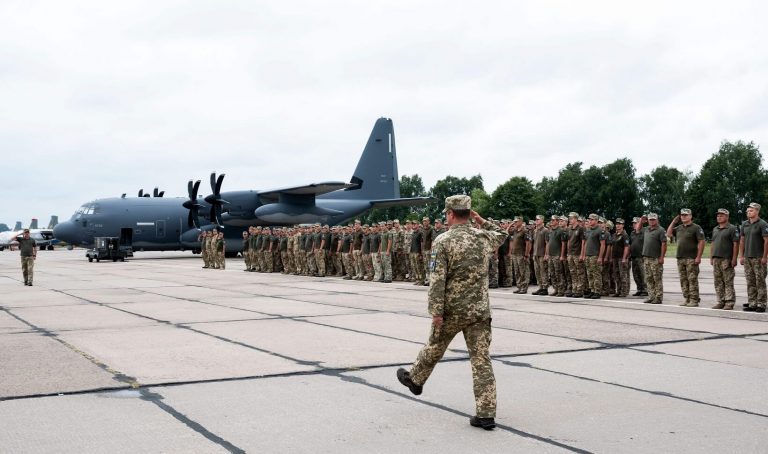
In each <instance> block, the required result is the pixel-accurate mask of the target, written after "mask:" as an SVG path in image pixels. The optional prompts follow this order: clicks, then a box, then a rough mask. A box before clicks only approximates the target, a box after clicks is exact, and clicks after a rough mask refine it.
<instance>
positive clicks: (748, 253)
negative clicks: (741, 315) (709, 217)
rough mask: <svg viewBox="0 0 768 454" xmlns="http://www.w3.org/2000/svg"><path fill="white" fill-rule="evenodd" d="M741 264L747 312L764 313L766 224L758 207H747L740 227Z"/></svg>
mask: <svg viewBox="0 0 768 454" xmlns="http://www.w3.org/2000/svg"><path fill="white" fill-rule="evenodd" d="M739 251H740V253H741V264H742V265H744V275H745V277H746V278H747V304H745V305H744V310H745V311H747V312H765V306H766V290H765V274H766V263H768V223H767V222H765V221H764V220H762V219H760V205H759V204H757V203H755V202H752V203H750V204H749V207H747V220H746V221H744V224H742V226H741V242H740V243H739Z"/></svg>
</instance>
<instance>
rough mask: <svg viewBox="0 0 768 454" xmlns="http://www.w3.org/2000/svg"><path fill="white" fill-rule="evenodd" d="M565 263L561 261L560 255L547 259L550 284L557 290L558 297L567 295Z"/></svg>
mask: <svg viewBox="0 0 768 454" xmlns="http://www.w3.org/2000/svg"><path fill="white" fill-rule="evenodd" d="M563 265H564V262H562V261H560V256H559V255H550V256H549V257H548V258H547V273H548V274H549V277H548V279H547V280H548V282H549V284H550V285H551V286H552V287H553V288H554V289H555V293H556V294H557V295H564V294H565V273H564V269H563Z"/></svg>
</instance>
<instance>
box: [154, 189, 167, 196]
mask: <svg viewBox="0 0 768 454" xmlns="http://www.w3.org/2000/svg"><path fill="white" fill-rule="evenodd" d="M164 194H165V191H161V190H160V188H155V190H154V191H152V197H162V196H163V195H164Z"/></svg>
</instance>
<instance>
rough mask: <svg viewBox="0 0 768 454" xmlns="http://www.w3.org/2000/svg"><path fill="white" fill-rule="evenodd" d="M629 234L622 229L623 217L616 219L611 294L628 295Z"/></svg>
mask: <svg viewBox="0 0 768 454" xmlns="http://www.w3.org/2000/svg"><path fill="white" fill-rule="evenodd" d="M629 243H630V241H629V235H628V234H627V232H626V231H625V230H624V219H622V218H618V219H616V234H615V235H614V236H613V246H612V248H611V260H612V263H611V271H612V273H613V279H612V283H613V288H612V289H611V290H612V293H611V296H620V297H625V296H629V252H630V251H629Z"/></svg>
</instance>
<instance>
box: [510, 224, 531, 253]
mask: <svg viewBox="0 0 768 454" xmlns="http://www.w3.org/2000/svg"><path fill="white" fill-rule="evenodd" d="M510 237H511V238H512V240H511V242H510V247H512V255H525V240H526V238H527V237H528V233H527V232H526V231H525V229H520V230H515V231H514V232H512V233H511V234H510Z"/></svg>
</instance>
